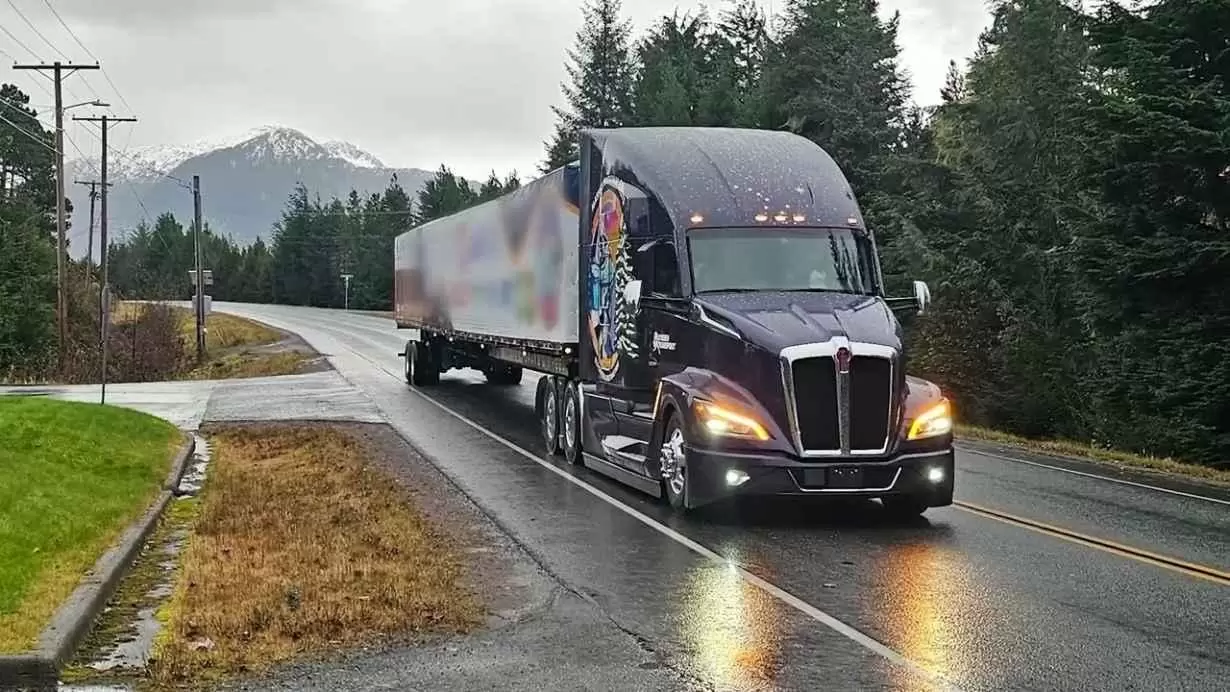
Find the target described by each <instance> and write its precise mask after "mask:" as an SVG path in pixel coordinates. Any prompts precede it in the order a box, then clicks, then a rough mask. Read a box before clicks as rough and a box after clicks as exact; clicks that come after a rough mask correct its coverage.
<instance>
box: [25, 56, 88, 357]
mask: <svg viewBox="0 0 1230 692" xmlns="http://www.w3.org/2000/svg"><path fill="white" fill-rule="evenodd" d="M13 69H15V70H39V71H40V72H41V71H45V70H50V71H51V74H52V81H53V82H55V99H56V243H57V247H56V267H57V272H58V276H59V288H58V289H57V291H56V295H57V300H56V305H57V308H56V321H57V322H58V327H59V335H60V348H59V367H60V370H61V372H62V371H63V370H64V365H65V362H64V361H65V357H66V354H67V348H68V268H67V264H68V241H67V239H66V238H65V228H64V226H65V223H64V216H65V209H64V195H65V191H64V89H63V86H64V78H65V77H67V76H69V75H71V74H72V73H74V72H76V71H77V70H97V69H100V67H99V65H97V64H94V65H74V64H71V63H69V64H65V63H62V62H59V61H56V62H53V63H51V64H50V65H14V66H13Z"/></svg>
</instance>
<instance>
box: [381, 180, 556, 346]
mask: <svg viewBox="0 0 1230 692" xmlns="http://www.w3.org/2000/svg"><path fill="white" fill-rule="evenodd" d="M569 176H572V177H575V169H571V170H569V169H560V170H557V171H554V172H552V173H549V174H547V175H545V176H543V177H542V178H539V179H538V180H535V181H533V182H531V183H529V184H527V185H525V186H523V187H521V188H520V189H518V190H516V191H514V192H511V193H509V194H507V195H504V196H503V197H500V198H499V199H496V200H492V201H490V202H486V203H484V204H481V205H479V206H476V207H472V208H470V209H466V210H465V211H462V212H459V213H456V214H453V215H450V216H447V217H445V218H442V219H437V220H435V221H432V222H429V223H426V224H423V225H422V226H419V227H417V228H414V229H411V230H410V231H407V232H406V233H403V234H402V235H400V236H398V237H397V240H396V242H395V245H394V275H395V290H394V308H395V313H396V319H397V324H398V326H400V327H408V328H418V329H429V330H436V331H440V332H444V333H460V334H474V335H480V336H483V337H487V338H490V339H493V340H498V341H508V342H519V341H525V342H539V343H541V342H546V343H555V344H574V343H576V341H577V323H576V317H575V315H576V314H577V300H578V296H579V292H578V289H577V271H576V270H577V228H578V215H577V207H576V202H575V192H573V191H571V190H570V188H569V183H570V182H571V183H572V184H573V185H575V181H570V180H568V178H569Z"/></svg>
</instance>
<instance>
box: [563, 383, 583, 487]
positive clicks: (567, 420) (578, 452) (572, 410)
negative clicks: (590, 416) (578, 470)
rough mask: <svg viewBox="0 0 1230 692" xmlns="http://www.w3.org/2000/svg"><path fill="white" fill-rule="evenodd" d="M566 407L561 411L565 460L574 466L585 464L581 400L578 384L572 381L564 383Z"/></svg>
mask: <svg viewBox="0 0 1230 692" xmlns="http://www.w3.org/2000/svg"><path fill="white" fill-rule="evenodd" d="M562 388H563V390H564V401H563V403H564V408H563V410H562V411H561V412H560V419H561V420H560V437H562V438H563V440H561V444H560V446H561V447H562V448H563V451H564V460H565V461H567V462H568V463H569V464H572V465H573V466H584V465H585V453H584V452H583V451H582V444H581V400H580V398H579V395H578V393H577V386H576V385H575V384H573V383H571V382H568V383H566V384H564V385H563V387H562Z"/></svg>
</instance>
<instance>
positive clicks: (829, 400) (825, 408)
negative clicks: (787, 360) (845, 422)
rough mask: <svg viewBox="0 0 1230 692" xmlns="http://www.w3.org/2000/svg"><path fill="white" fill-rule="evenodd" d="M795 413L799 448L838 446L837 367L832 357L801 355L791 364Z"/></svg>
mask: <svg viewBox="0 0 1230 692" xmlns="http://www.w3.org/2000/svg"><path fill="white" fill-rule="evenodd" d="M791 369H792V371H793V373H792V376H793V378H794V381H793V382H792V384H793V385H794V407H795V416H796V417H797V419H798V422H799V435H800V438H801V441H802V443H803V449H807V450H812V449H817V450H819V449H840V448H841V434H840V422H839V419H838V411H837V367H836V364H835V363H834V362H833V359H832V358H827V357H821V358H804V359H801V360H796V361H795V362H794V364H793V365H792V366H791Z"/></svg>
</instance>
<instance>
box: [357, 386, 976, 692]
mask: <svg viewBox="0 0 1230 692" xmlns="http://www.w3.org/2000/svg"><path fill="white" fill-rule="evenodd" d="M381 369H382V370H383V368H381ZM385 372H386V373H387V372H388V371H387V370H385ZM399 377H400V376H399ZM410 391H411V392H414V393H415V394H416V395H418V396H419V397H420V398H422V399H423V400H424V401H426V402H428V403H430V404H431V405H433V406H435V407H436V408H438V409H440V410H441V411H444V412H445V413H447V414H449V415H450V416H452V417H454V418H456V419H457V420H459V421H461V422H463V423H465V424H466V425H468V426H470V427H471V428H474V429H475V430H477V431H479V432H480V433H482V434H484V435H486V436H487V437H489V438H491V439H493V440H495V441H496V442H499V443H500V444H502V445H504V446H505V447H508V448H509V449H511V450H512V451H514V452H516V453H517V454H520V455H521V456H523V457H525V458H526V459H529V460H530V461H533V462H534V463H536V464H538V465H539V466H542V467H543V468H545V469H547V470H548V471H551V472H552V473H554V474H556V475H557V476H559V477H561V478H563V479H564V480H567V481H568V482H570V483H573V484H575V485H577V486H580V487H581V488H583V489H585V490H586V491H587V492H589V493H590V494H592V495H594V496H595V497H597V498H598V499H600V500H602V501H603V502H606V503H607V504H609V505H611V506H612V507H614V508H615V509H618V510H619V511H621V512H623V513H624V514H627V515H628V516H630V517H632V518H633V519H636V520H637V521H639V522H641V523H642V524H644V525H646V526H648V527H649V528H651V529H653V530H655V531H657V532H658V533H660V534H662V535H664V536H666V537H667V538H670V539H671V540H673V541H675V542H676V543H679V544H681V545H683V546H685V547H687V548H689V549H691V550H692V551H693V552H695V553H698V554H700V555H702V556H704V557H707V558H709V559H710V560H712V561H713V562H715V563H717V564H719V565H725V566H728V567H733V568H734V569H735V570H737V571H738V573H739V576H741V577H742V578H743V580H744V581H747V582H748V583H750V584H753V585H755V586H757V587H758V588H760V589H761V590H762V591H764V592H766V593H768V594H769V595H771V596H773V597H774V598H776V599H778V600H780V601H782V602H783V603H785V604H787V605H789V606H790V607H792V608H794V609H795V610H797V611H799V612H801V613H803V614H804V615H807V616H808V617H810V618H812V619H813V620H816V621H817V622H819V623H821V624H823V625H824V626H826V627H828V628H829V629H831V630H833V631H834V632H837V633H838V634H840V635H842V636H843V637H846V638H847V639H850V640H852V641H854V642H855V643H857V644H859V645H860V646H862V647H864V648H866V649H868V650H870V651H872V652H873V653H876V654H878V655H880V656H882V657H884V658H886V659H888V660H889V661H891V662H893V663H895V664H897V665H899V666H902V667H904V668H908V669H910V670H911V671H913V672H915V673H917V674H919V675H922V676H924V677H926V678H927V679H928V680H930V681H931V682H933V683H935V684H938V685H941V686H942V687H943V688H944V689H951V690H957V689H959V688H957V687H955V686H953V684H952V683H951V682H949V681H948V680H947V679H946V678H944V677H943V676H942V675H939V674H937V673H933V672H931V671H929V670H927V669H926V668H923V667H922V666H921V665H919V664H918V663H916V662H914V661H912V660H910V659H908V658H906V657H905V656H903V655H901V654H899V653H897V652H896V651H894V650H892V649H890V648H889V647H888V646H886V645H885V644H883V643H881V642H880V641H878V640H876V639H873V638H872V637H870V636H868V635H866V634H864V633H862V632H860V631H859V630H857V629H855V628H854V627H852V626H850V625H847V624H846V623H844V622H842V621H841V620H838V619H837V618H835V617H833V616H832V615H829V614H828V613H826V612H824V611H823V610H820V609H819V608H817V607H815V606H813V605H811V604H810V603H808V602H806V601H804V600H803V599H801V598H799V597H798V596H795V595H794V594H792V593H790V592H789V591H786V590H785V589H782V588H781V587H779V586H776V585H774V584H772V583H770V582H768V581H765V580H764V579H762V578H760V577H758V576H756V575H755V574H752V573H751V572H749V571H747V570H746V569H744V568H743V567H741V566H739V565H738V564H736V563H734V562H733V561H731V560H728V559H726V558H724V557H722V556H721V555H719V554H718V553H716V552H714V551H712V550H710V549H709V548H706V547H705V546H703V545H701V544H700V543H697V542H696V541H694V540H692V539H691V538H688V537H687V536H685V535H683V534H681V533H679V532H678V531H675V530H674V529H672V528H670V527H669V526H665V525H663V524H661V523H659V522H657V521H655V520H654V519H653V518H651V517H649V516H648V515H646V514H644V513H642V512H640V511H638V510H636V509H633V508H632V507H629V506H628V505H626V504H624V503H622V502H620V501H619V500H616V499H615V498H613V497H611V496H610V495H608V494H606V493H605V492H603V491H602V490H600V489H598V488H596V487H594V486H592V485H590V484H589V483H587V482H585V481H584V480H582V479H580V478H577V477H576V476H573V475H572V474H570V473H567V472H566V471H563V470H562V469H560V468H558V467H556V466H555V465H554V464H551V463H549V462H547V461H545V460H544V459H542V458H540V457H538V456H537V455H535V454H533V453H532V452H530V451H528V450H526V449H524V448H522V447H521V446H520V445H518V444H517V443H515V442H512V441H511V440H508V439H506V438H504V437H503V436H501V435H499V434H498V433H494V432H491V431H490V430H488V429H486V428H484V427H482V426H481V425H479V424H478V423H476V422H474V421H472V420H470V419H469V418H466V417H465V416H463V415H461V414H460V413H457V412H456V411H454V410H452V409H450V408H448V407H447V406H445V405H444V404H442V403H440V402H438V401H436V400H435V399H433V398H432V397H430V396H428V395H427V394H424V393H422V392H420V391H418V390H417V389H413V388H410Z"/></svg>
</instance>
